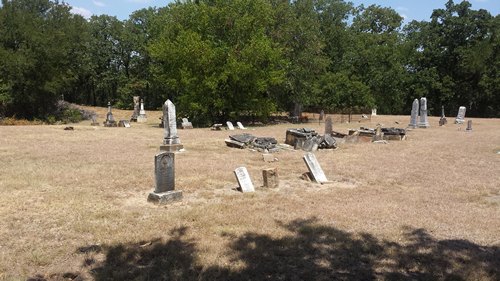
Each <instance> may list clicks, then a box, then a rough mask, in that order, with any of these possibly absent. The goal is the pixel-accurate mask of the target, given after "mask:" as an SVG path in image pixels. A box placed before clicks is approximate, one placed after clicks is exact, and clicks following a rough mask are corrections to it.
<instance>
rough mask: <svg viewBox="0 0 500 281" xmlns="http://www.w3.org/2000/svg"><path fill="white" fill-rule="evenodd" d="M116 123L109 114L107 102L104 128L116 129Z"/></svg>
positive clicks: (109, 105) (109, 106) (110, 113)
mask: <svg viewBox="0 0 500 281" xmlns="http://www.w3.org/2000/svg"><path fill="white" fill-rule="evenodd" d="M116 126H117V124H116V121H115V118H114V117H113V113H112V112H111V102H108V113H107V114H106V121H104V127H116Z"/></svg>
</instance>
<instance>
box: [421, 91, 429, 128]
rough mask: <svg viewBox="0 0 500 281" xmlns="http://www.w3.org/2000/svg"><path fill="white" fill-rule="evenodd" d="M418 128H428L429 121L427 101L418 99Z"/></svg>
mask: <svg viewBox="0 0 500 281" xmlns="http://www.w3.org/2000/svg"><path fill="white" fill-rule="evenodd" d="M418 127H419V128H429V127H430V125H429V119H428V118H427V99H426V98H421V99H420V121H419V122H418Z"/></svg>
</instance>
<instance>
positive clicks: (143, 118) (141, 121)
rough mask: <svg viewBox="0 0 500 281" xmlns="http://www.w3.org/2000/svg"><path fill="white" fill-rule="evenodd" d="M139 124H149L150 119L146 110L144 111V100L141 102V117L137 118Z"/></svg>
mask: <svg viewBox="0 0 500 281" xmlns="http://www.w3.org/2000/svg"><path fill="white" fill-rule="evenodd" d="M137 122H139V123H146V122H148V117H147V116H146V110H144V100H141V110H140V111H139V116H137Z"/></svg>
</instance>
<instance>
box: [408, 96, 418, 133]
mask: <svg viewBox="0 0 500 281" xmlns="http://www.w3.org/2000/svg"><path fill="white" fill-rule="evenodd" d="M417 118H418V99H415V100H414V101H413V104H412V107H411V118H410V124H408V127H410V128H412V129H415V128H417Z"/></svg>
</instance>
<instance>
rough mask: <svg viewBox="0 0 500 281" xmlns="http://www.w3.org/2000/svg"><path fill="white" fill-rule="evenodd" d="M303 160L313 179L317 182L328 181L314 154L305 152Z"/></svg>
mask: <svg viewBox="0 0 500 281" xmlns="http://www.w3.org/2000/svg"><path fill="white" fill-rule="evenodd" d="M304 162H306V166H307V169H309V172H310V173H311V175H312V177H313V179H314V181H316V182H317V183H325V182H328V180H327V179H326V176H325V173H324V172H323V169H321V166H320V165H319V163H318V159H316V155H314V154H312V153H307V154H306V155H304Z"/></svg>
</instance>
